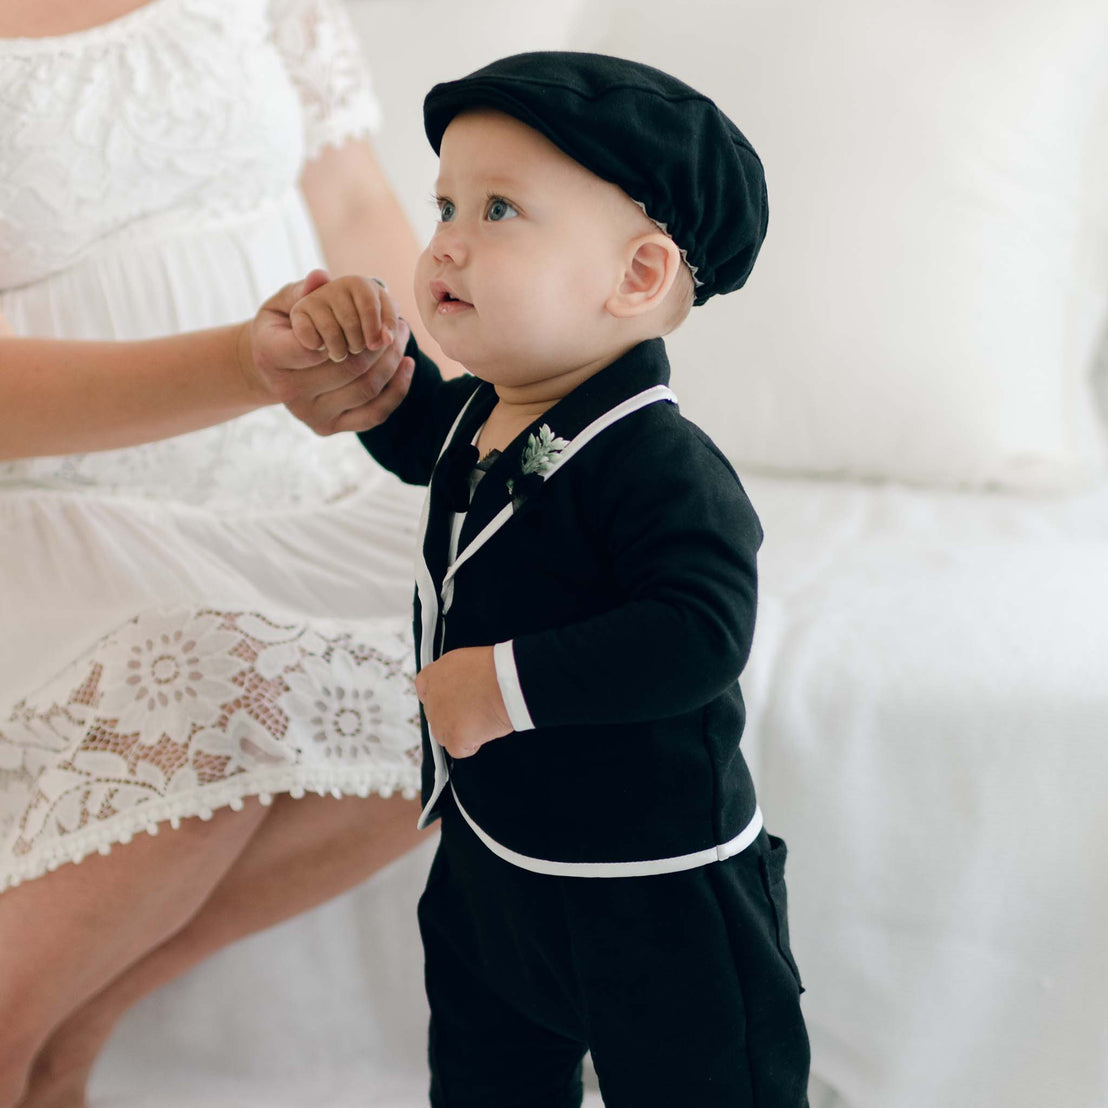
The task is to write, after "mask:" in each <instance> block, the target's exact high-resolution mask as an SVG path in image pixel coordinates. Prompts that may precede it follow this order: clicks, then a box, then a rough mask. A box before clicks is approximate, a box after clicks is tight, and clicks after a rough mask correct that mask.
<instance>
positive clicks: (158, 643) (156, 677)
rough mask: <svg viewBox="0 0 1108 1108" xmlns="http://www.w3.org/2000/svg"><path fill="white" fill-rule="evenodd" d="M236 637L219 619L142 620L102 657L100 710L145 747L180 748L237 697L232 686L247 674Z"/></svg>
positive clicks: (178, 615)
mask: <svg viewBox="0 0 1108 1108" xmlns="http://www.w3.org/2000/svg"><path fill="white" fill-rule="evenodd" d="M238 641H239V636H237V635H235V634H232V633H230V632H227V631H221V630H219V625H218V622H217V620H216V619H215V617H214V616H197V615H194V614H193V613H192V612H188V611H178V612H173V613H169V614H158V615H150V616H145V617H143V618H142V620H141V621H139V622H137V623H136V624H135V625H134V627H133V628H131V629H129V633H125V634H122V635H120V636H119V638H118V639H117V640H116V641H115V643H114V644H113V647H114V648H113V649H111V650H110V651H106V652H105V657H104V677H103V680H102V681H101V688H103V689H104V690H105V692H104V695H103V697H102V698H101V701H100V704H99V705H98V710H99V712H100V714H101V715H102V716H104V717H106V718H108V719H116V720H118V724H117V729H118V730H119V731H120V732H121V733H124V734H127V733H131V732H135V731H137V732H139V733H140V735H141V736H142V740H143V742H149V743H154V742H157V741H158V740H159V739H160V738H161V736H162V735H163V734H167V735H170V736H171V737H173V738H175V739H177V740H178V741H180V738H181V736H182V734H183V731H184V730H186V729H187V727H188V725H189V724H192V723H207V722H212V721H213V719H214V718H215V717H216V716H218V713H219V709H220V706H221V705H222V704H224V703H226V702H227V701H229V700H233V699H234V698H235V697H236V696H237V695H238V693H239V690H238V689H237V688H236V687H235V686H234V685H233V684H232V683H231V682H230V680H229V678H230V677H231V676H233V675H234V674H235V673H237V672H238V671H239V670H241V669H243V668H244V663H243V662H241V661H240V660H239V659H237V658H235V657H233V656H232V655H231V654H230V650H231V648H232V647H233V646H234V645H235V644H236V643H237V642H238Z"/></svg>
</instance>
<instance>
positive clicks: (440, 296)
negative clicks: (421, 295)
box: [431, 281, 473, 315]
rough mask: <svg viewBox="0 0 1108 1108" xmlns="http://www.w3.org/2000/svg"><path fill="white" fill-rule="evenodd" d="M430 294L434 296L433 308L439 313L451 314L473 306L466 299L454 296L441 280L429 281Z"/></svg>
mask: <svg viewBox="0 0 1108 1108" xmlns="http://www.w3.org/2000/svg"><path fill="white" fill-rule="evenodd" d="M431 295H432V296H434V298H435V305H436V306H435V310H436V312H438V313H439V314H441V315H451V314H453V313H455V312H459V311H462V310H464V309H465V308H472V307H473V305H472V304H471V303H470V302H469V301H468V300H463V299H462V298H461V297H460V296H455V295H454V293H453V292H452V291H451V290H450V289H449V288H448V287H447V286H446V284H445V283H444V282H442V281H432V282H431Z"/></svg>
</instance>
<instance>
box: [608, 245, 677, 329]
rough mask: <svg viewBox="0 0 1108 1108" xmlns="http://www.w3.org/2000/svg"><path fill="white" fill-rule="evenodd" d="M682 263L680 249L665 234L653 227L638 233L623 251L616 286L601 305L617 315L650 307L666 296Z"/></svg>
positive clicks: (626, 315) (629, 314) (627, 315)
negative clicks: (651, 230) (647, 232)
mask: <svg viewBox="0 0 1108 1108" xmlns="http://www.w3.org/2000/svg"><path fill="white" fill-rule="evenodd" d="M683 264H684V263H683V262H682V261H681V251H680V250H678V248H677V244H676V243H675V242H674V241H673V239H671V238H670V237H669V236H668V235H665V234H662V233H661V232H660V231H655V232H651V233H649V234H645V235H639V236H637V237H636V238H634V239H632V240H631V241H630V242H629V243H628V245H627V249H626V251H625V253H624V267H623V273H622V276H621V277H620V282H619V287H618V288H617V289H616V291H615V292H614V293H612V295H611V296H610V297H609V298H608V301H607V303H606V304H605V305H604V306H605V307H606V308H607V310H608V312H609V313H610V314H611V315H614V316H615V317H616V318H617V319H629V318H631V317H632V316H638V315H643V314H645V313H646V312H650V311H653V310H654V309H655V308H657V307H659V306H660V305H661V303H662V302H663V301H664V300H665V298H666V294H667V293H668V292H669V290H670V289H671V288H672V287H673V282H674V281H675V280H676V278H677V274H678V272H679V271H680V268H681V266H682V265H683Z"/></svg>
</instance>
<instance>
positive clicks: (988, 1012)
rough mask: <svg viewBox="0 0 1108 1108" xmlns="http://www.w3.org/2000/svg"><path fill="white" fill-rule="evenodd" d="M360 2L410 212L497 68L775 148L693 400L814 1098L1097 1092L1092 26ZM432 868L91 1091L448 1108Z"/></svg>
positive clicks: (1014, 16)
mask: <svg viewBox="0 0 1108 1108" xmlns="http://www.w3.org/2000/svg"><path fill="white" fill-rule="evenodd" d="M350 10H351V12H352V14H353V16H354V18H355V20H356V23H357V26H358V29H359V31H360V32H361V33H362V35H363V38H364V43H365V49H366V53H367V56H368V58H369V60H370V62H371V65H372V66H373V70H374V74H375V79H376V82H377V85H378V91H379V93H380V95H381V99H382V101H383V102H384V106H385V118H386V123H385V127H384V129H383V130H382V132H381V134H380V135H379V139H378V142H379V148H380V150H381V153H382V156H383V158H384V160H385V162H386V164H387V165H388V167H389V169H390V172H391V173H392V175H393V177H394V179H395V181H396V183H397V186H398V188H399V189H400V190H401V192H402V195H403V196H404V198H405V200H406V202H409V203H410V210H411V212H412V215H413V219H415V220H417V222H418V223H419V225H420V226H421V228H422V229H424V230H426V229H427V228H428V227H429V220H430V218H431V215H430V205H425V204H424V197H426V196H428V194H429V193H430V190H431V187H432V182H433V178H434V158H433V156H432V155H431V153H430V151H429V149H427V148H426V144H425V142H424V140H423V137H422V128H421V125H420V102H421V99H422V95H423V93H424V92H425V91H426V89H427V88H428V87H429V85H430V84H432V83H433V82H434V81H436V80H440V79H444V78H449V77H453V76H458V75H460V74H462V73H464V72H467V71H469V70H470V69H472V68H474V67H475V66H477V65H479V64H481V63H483V62H485V61H487V60H490V59H491V58H493V57H495V56H498V55H500V54H504V53H510V52H513V51H515V50H518V49H529V48H546V47H566V46H569V47H573V48H590V49H591V48H598V49H603V50H607V51H611V52H615V53H624V54H628V55H631V56H637V57H640V58H642V59H644V60H647V61H654V62H656V63H657V64H660V65H663V66H664V67H665V68H667V69H670V70H672V71H673V72H675V73H676V74H677V75H678V76H684V77H685V78H686V79H688V80H689V81H690V82H692V83H694V84H696V85H698V86H699V87H701V88H703V89H704V90H705V91H706V92H708V93H710V94H712V95H713V96H715V97H716V99H717V100H718V101H719V102H720V104H721V105H722V106H723V107H724V108H725V110H727V111H728V112H729V114H731V115H732V116H733V117H734V118H735V120H736V121H737V122H738V123H739V126H740V127H741V128H743V129H744V131H746V133H747V135H748V137H750V138H751V140H752V141H753V143H754V145H755V147H756V148H757V149H758V150H759V152H760V153H761V155H762V157H763V159H764V161H765V164H766V170H767V177H768V181H769V194H770V207H771V217H770V230H769V237H768V238H767V241H766V246H765V249H764V252H763V257H762V258H761V259H760V260H759V263H758V266H757V267H756V268H755V272H754V275H753V277H752V278H751V281H750V284H749V286H748V288H747V289H746V290H744V291H743V292H741V293H739V294H737V295H736V296H735V297H731V298H726V300H724V301H723V302H721V303H719V304H713V305H710V306H709V307H707V308H705V309H703V310H699V309H698V313H694V315H695V318H694V319H693V320H691V321H690V322H689V323H688V324H687V325H686V327H685V328H683V329H682V331H681V332H680V333H679V334H678V335H677V336H675V339H674V341H673V343H672V345H671V351H672V356H673V361H674V366H675V372H674V381H673V385H674V388H675V390H676V391H677V393H678V396H679V397H680V398H681V399H682V402H683V406H684V407H685V409H686V411H687V413H688V414H690V416H692V417H693V418H696V419H698V420H700V421H701V422H703V423H704V425H705V426H706V427H707V428H708V429H709V430H710V431H711V433H712V434H713V435H714V436H715V437H716V438H717V439H718V441H719V442H720V443H721V444H722V445H723V446H724V448H725V449H726V450H727V451H728V453H729V454H730V456H731V457H732V459H733V460H734V462H735V464H736V466H737V468H738V469H739V472H740V474H741V475H742V477H743V479H744V483H745V484H746V486H747V489H748V491H749V493H750V495H751V498H752V500H753V502H754V504H755V505H756V507H757V508H758V510H759V513H760V514H761V516H762V520H763V523H764V525H765V532H766V541H765V545H764V547H763V551H762V555H761V582H762V583H761V605H760V614H759V624H758V631H757V636H756V642H755V649H754V653H753V656H752V659H751V662H750V665H749V667H748V671H747V673H746V675H745V676H744V679H743V684H744V689H745V692H746V695H747V700H748V703H749V708H750V723H749V727H748V732H747V736H746V738H745V739H744V747H745V748H746V750H747V755H748V758H749V760H750V762H751V764H752V766H753V768H754V771H755V774H756V777H757V779H758V782H759V788H760V793H761V801H762V806H763V809H764V811H765V813H766V819H767V823H768V825H769V826H770V827H771V828H772V829H773V830H774V831H775V832H776V833H778V834H781V835H783V836H784V837H785V838H786V839H787V840H788V842H789V845H790V869H789V884H790V897H791V926H792V936H793V944H794V949H795V953H796V956H797V960H798V962H799V963H800V967H801V971H802V974H803V976H804V978H805V983H806V985H807V988H808V992H807V993H806V995H805V998H804V1003H805V1011H806V1015H807V1019H808V1022H809V1029H810V1033H811V1038H812V1046H813V1083H812V1105H813V1108H940V1106H941V1108H1000V1106H1002V1105H1003V1106H1004V1108H1104V1106H1105V1105H1108V987H1106V986H1108V880H1106V879H1105V875H1106V874H1108V815H1106V814H1105V811H1106V808H1105V805H1104V804H1103V802H1102V792H1103V788H1104V783H1105V782H1106V781H1108V680H1106V674H1108V477H1106V476H1105V456H1106V438H1105V425H1104V422H1103V420H1102V412H1103V410H1102V409H1099V410H1098V402H1097V400H1096V394H1095V389H1096V387H1097V384H1098V382H1099V385H1100V387H1101V388H1103V375H1104V366H1103V363H1102V365H1101V369H1100V370H1099V371H1098V370H1097V362H1096V350H1097V349H1098V348H1100V347H1102V345H1103V339H1104V334H1105V323H1106V322H1108V190H1105V189H1104V186H1103V182H1104V180H1105V179H1108V175H1106V172H1105V171H1106V170H1108V138H1106V136H1108V66H1106V65H1105V59H1106V58H1108V9H1105V8H1104V7H1103V5H1097V4H1092V3H1086V2H1084V0H1060V2H1059V3H1056V4H1052V5H1044V4H1041V3H1038V2H1036V0H979V2H977V3H975V4H972V5H960V6H954V5H949V4H940V3H938V0H916V3H914V4H912V5H908V4H905V3H901V2H898V0H897V2H889V0H843V2H842V3H837V4H822V3H819V2H818V0H795V2H793V3H786V2H783V0H779V2H778V3H769V2H767V0H714V2H713V0H682V3H680V4H676V3H673V2H672V0H669V2H663V0H638V2H637V3H627V4H623V3H618V2H615V0H605V2H600V3H587V2H585V0H545V2H544V3H543V4H542V5H537V4H534V5H533V4H523V3H521V2H520V0H456V2H454V3H451V4H448V3H446V2H445V0H350ZM728 301H732V302H733V303H729V302H728ZM1098 373H1099V376H1098ZM1105 391H1108V390H1105ZM1102 396H1103V393H1102ZM432 845H433V844H430V845H428V846H426V847H425V848H423V849H421V850H420V851H419V852H417V853H416V854H414V855H412V856H410V857H409V858H407V859H404V860H402V861H401V862H399V863H398V864H396V865H395V866H393V867H392V868H391V869H390V870H389V871H387V872H385V873H383V874H381V875H380V876H379V877H378V878H376V879H375V880H373V881H372V882H370V883H368V884H367V885H366V886H365V887H363V888H361V889H358V890H356V891H354V892H352V893H350V894H348V895H347V896H346V897H344V898H341V899H340V900H338V901H335V902H333V903H331V904H329V905H327V906H325V907H324V908H322V909H320V910H319V911H317V912H315V913H312V914H310V915H308V916H305V917H302V918H300V919H298V920H294V921H292V922H290V923H288V924H286V925H284V926H282V927H280V928H277V929H275V930H273V931H271V932H269V933H267V934H264V935H260V936H257V937H256V938H254V939H252V940H249V941H247V942H245V943H242V944H240V945H239V946H238V947H236V948H234V949H232V950H228V951H225V952H223V953H222V954H221V955H219V956H218V957H217V958H215V959H213V960H212V961H211V962H210V963H208V964H206V965H205V966H202V967H200V968H199V969H198V970H196V971H195V972H194V973H192V974H191V975H190V976H189V977H187V978H185V979H183V980H181V981H179V982H177V983H175V984H174V985H172V986H171V987H169V988H167V989H166V990H164V991H163V992H162V993H160V994H158V995H156V996H153V997H151V998H149V999H148V1000H147V1001H145V1002H144V1003H143V1004H142V1005H141V1006H140V1007H139V1008H138V1009H136V1010H135V1011H134V1012H132V1013H131V1015H130V1016H129V1017H128V1019H127V1021H126V1023H125V1025H124V1026H123V1027H122V1028H121V1029H120V1032H119V1034H118V1035H117V1036H116V1038H115V1040H114V1041H113V1043H112V1045H111V1047H110V1048H109V1051H108V1054H107V1056H106V1057H105V1059H104V1062H103V1064H102V1066H101V1067H100V1069H99V1071H98V1073H97V1075H96V1079H95V1081H94V1086H93V1091H94V1100H93V1103H94V1104H97V1105H105V1106H107V1105H113V1106H120V1108H122V1106H124V1105H135V1106H139V1105H142V1106H146V1105H157V1106H158V1108H185V1106H186V1105H187V1106H189V1108H192V1106H196V1108H199V1106H200V1105H203V1106H204V1108H214V1106H220V1105H227V1106H228V1108H229V1106H231V1105H234V1106H235V1108H244V1106H248V1105H259V1106H260V1105H263V1104H264V1105H266V1106H267V1108H283V1106H286V1105H287V1106H290V1108H291V1106H293V1105H305V1106H306V1105H318V1104H328V1105H331V1106H334V1108H345V1106H351V1108H352V1106H354V1105H375V1106H379V1108H408V1106H415V1105H418V1104H424V1103H426V1099H425V1094H424V1087H425V1072H424V1060H423V1052H424V1047H423V1041H424V1021H425V1006H424V1002H423V998H422V992H421V960H420V952H419V943H418V937H417V934H416V929H415V923H414V907H415V900H416V897H417V895H418V891H419V887H420V884H421V881H422V878H423V875H424V873H425V871H426V867H427V864H428V862H429V857H430V852H431V849H432ZM591 1096H592V1101H591V1103H599V1101H598V1100H597V1099H596V1094H595V1093H594V1094H591ZM675 1108H695V1106H694V1105H690V1106H675Z"/></svg>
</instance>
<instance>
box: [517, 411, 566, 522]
mask: <svg viewBox="0 0 1108 1108" xmlns="http://www.w3.org/2000/svg"><path fill="white" fill-rule="evenodd" d="M567 446H569V441H568V440H567V439H560V438H558V436H557V435H555V434H554V432H553V431H551V430H550V427H549V426H548V425H547V424H545V423H544V424H543V425H542V426H541V427H540V428H539V433H538V436H535V435H528V436H527V445H526V446H525V447H524V448H523V457H522V458H521V459H520V464H519V473H518V474H516V476H514V477H509V478H508V495H509V496H511V498H512V507H513V508H515V509H517V510H518V509H519V507H520V506H521V505H522V504H523V502H524V501H525V500H527V499H529V498H530V497H531V496H533V495H534V494H535V493H537V492H538V491H539V489H540V488H542V485H543V474H544V473H545V472H546V471H547V470H548V469H549V468H550V467H551V465H553V463H554V461H555V460H556V459H557V457H558V455H559V454H561V452H562V451H563V450H565V448H566V447H567Z"/></svg>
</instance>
